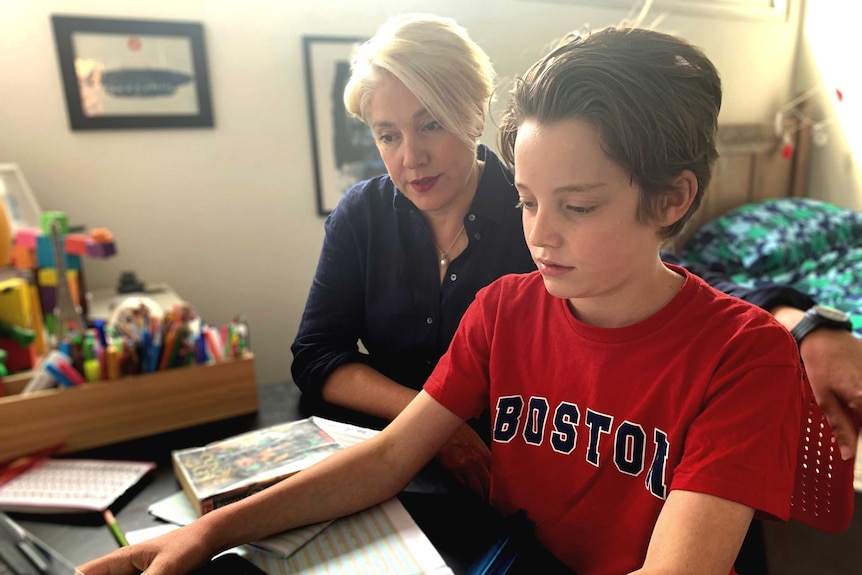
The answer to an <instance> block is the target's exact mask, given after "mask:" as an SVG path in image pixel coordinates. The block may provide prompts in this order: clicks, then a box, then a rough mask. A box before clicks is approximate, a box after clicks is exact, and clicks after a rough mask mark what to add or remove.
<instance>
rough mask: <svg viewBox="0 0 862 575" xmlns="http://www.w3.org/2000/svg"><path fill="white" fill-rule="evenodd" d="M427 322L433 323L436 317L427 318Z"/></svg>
mask: <svg viewBox="0 0 862 575" xmlns="http://www.w3.org/2000/svg"><path fill="white" fill-rule="evenodd" d="M425 323H427V324H428V325H431V324H432V323H434V318H433V317H429V318H426V319H425Z"/></svg>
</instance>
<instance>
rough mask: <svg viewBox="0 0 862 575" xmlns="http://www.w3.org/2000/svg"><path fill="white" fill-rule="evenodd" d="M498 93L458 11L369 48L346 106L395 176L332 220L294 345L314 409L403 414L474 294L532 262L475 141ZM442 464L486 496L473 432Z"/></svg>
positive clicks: (483, 460) (407, 23) (458, 437)
mask: <svg viewBox="0 0 862 575" xmlns="http://www.w3.org/2000/svg"><path fill="white" fill-rule="evenodd" d="M493 90H494V71H493V68H492V67H491V63H490V60H489V59H488V56H487V54H485V53H484V52H483V51H482V49H481V48H479V46H478V45H476V44H475V42H473V41H472V40H471V39H470V38H469V36H468V35H467V32H466V31H465V30H464V29H463V28H461V27H460V26H458V25H457V24H456V23H455V22H454V21H453V20H450V19H448V18H439V17H435V16H427V15H405V16H399V17H396V18H393V19H391V20H389V21H388V22H386V23H385V24H384V25H383V27H381V28H380V30H379V31H378V32H377V34H376V35H375V36H374V38H373V39H371V40H370V41H369V42H367V43H365V44H364V45H363V46H362V47H361V48H360V50H359V52H358V54H357V56H356V59H355V61H354V64H353V70H352V75H351V78H350V81H349V83H348V85H347V87H346V89H345V96H344V100H345V105H346V107H347V109H348V111H349V112H350V113H351V114H353V115H355V116H357V117H358V118H360V119H361V120H362V121H363V122H365V123H366V124H368V125H369V126H370V128H371V130H372V133H373V135H374V139H375V141H376V143H377V147H378V150H379V151H380V155H381V157H382V159H383V162H384V164H385V165H386V170H387V172H388V173H387V174H386V175H384V176H380V177H377V178H374V179H371V180H368V181H365V182H360V183H359V184H357V185H355V186H353V188H351V189H350V190H349V191H348V192H347V194H346V195H345V197H344V198H343V199H342V201H341V202H340V203H339V205H338V207H337V208H336V209H335V210H334V211H333V212H332V214H331V215H330V217H329V218H328V219H327V222H326V239H325V240H324V245H323V250H322V253H321V256H320V262H319V264H318V268H317V272H316V274H315V277H314V281H313V284H312V287H311V292H310V294H309V297H308V303H307V304H306V308H305V313H304V315H303V318H302V323H301V325H300V329H299V334H298V335H297V338H296V341H295V342H294V344H293V346H292V348H291V350H292V351H293V354H294V362H293V366H292V372H293V377H294V381H296V383H297V384H298V385H299V386H300V388H301V389H302V391H303V403H304V407H305V408H306V409H307V410H309V411H316V412H323V413H327V414H331V415H332V414H333V411H332V410H327V409H326V407H327V404H330V405H336V406H339V407H341V408H347V409H349V410H352V411H353V412H360V413H362V414H367V415H371V416H374V417H376V418H380V419H383V420H391V419H394V418H395V416H396V415H397V414H398V413H400V412H401V410H402V409H403V408H404V407H405V406H406V405H407V404H408V403H409V402H410V400H411V399H413V397H414V396H415V395H416V394H417V393H418V390H419V389H420V388H421V386H422V384H423V383H424V382H425V380H426V378H427V377H428V375H430V373H431V371H432V369H433V368H434V366H435V365H436V364H437V360H439V359H440V357H441V356H442V354H443V352H445V351H446V348H447V347H448V345H449V342H450V341H451V339H452V336H453V334H454V333H455V329H456V328H457V326H458V322H459V321H460V319H461V316H462V315H463V313H464V311H465V310H466V309H467V306H468V305H469V304H470V302H472V301H473V297H474V296H475V294H476V292H477V291H478V290H479V289H480V288H482V287H484V286H486V285H487V284H489V283H491V282H492V281H493V280H495V279H497V278H498V277H500V276H502V275H505V274H508V273H521V272H529V271H532V270H535V269H536V268H535V264H534V263H533V261H532V260H531V258H530V254H529V251H528V250H527V248H526V245H525V243H524V238H523V232H522V227H521V217H520V213H519V212H518V211H517V210H515V209H514V206H515V204H516V203H517V201H518V195H517V193H516V191H515V189H514V187H513V186H512V184H511V181H510V178H511V176H510V174H509V172H508V170H507V169H506V168H505V167H504V166H503V165H502V164H501V163H500V161H499V160H498V159H497V157H496V156H495V155H494V153H493V152H491V151H490V150H489V149H488V148H486V147H485V146H481V145H479V144H478V139H479V137H480V136H481V135H482V129H483V126H484V121H485V110H486V109H487V107H488V102H489V100H490V98H491V95H492V93H493ZM359 339H361V340H362V342H363V344H364V346H365V348H366V349H367V350H368V353H367V354H364V353H360V352H359V350H358V349H357V340H359ZM334 415H335V416H337V417H344V416H345V413H344V412H341V413H335V414H334ZM362 422H363V423H368V422H367V420H365V421H362ZM438 459H439V460H440V461H441V462H442V463H443V465H444V466H446V467H447V468H448V469H450V470H451V471H452V472H453V473H454V474H455V475H456V477H458V478H459V479H460V480H461V481H462V482H464V483H466V484H467V485H468V486H470V487H471V488H473V489H475V490H477V491H478V492H480V493H481V492H484V491H486V488H487V461H488V450H487V447H486V446H485V444H484V442H483V441H482V440H481V439H480V437H479V436H478V435H477V434H476V432H475V431H473V429H471V428H470V427H469V426H467V425H465V426H463V427H462V428H461V429H460V430H459V431H458V433H456V434H455V435H454V436H453V437H452V439H451V440H450V441H449V442H448V443H447V445H446V446H445V447H444V448H443V449H442V450H441V452H440V453H439V454H438Z"/></svg>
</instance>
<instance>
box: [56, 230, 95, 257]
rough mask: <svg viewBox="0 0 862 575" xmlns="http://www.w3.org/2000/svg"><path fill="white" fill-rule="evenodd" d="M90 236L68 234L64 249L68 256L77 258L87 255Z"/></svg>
mask: <svg viewBox="0 0 862 575" xmlns="http://www.w3.org/2000/svg"><path fill="white" fill-rule="evenodd" d="M89 239H90V237H89V236H85V235H84V234H67V235H66V238H65V244H64V246H63V249H64V250H65V252H66V253H67V254H70V255H75V256H85V255H87V241H88V240H89Z"/></svg>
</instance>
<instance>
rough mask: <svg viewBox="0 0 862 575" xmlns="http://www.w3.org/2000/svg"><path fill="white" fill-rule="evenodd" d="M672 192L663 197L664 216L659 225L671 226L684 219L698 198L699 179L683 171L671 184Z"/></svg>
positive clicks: (691, 173) (689, 172) (689, 171)
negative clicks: (696, 197)
mask: <svg viewBox="0 0 862 575" xmlns="http://www.w3.org/2000/svg"><path fill="white" fill-rule="evenodd" d="M669 188H670V191H668V192H667V193H665V194H664V195H662V216H661V217H660V220H661V221H660V222H659V224H660V225H661V226H662V227H665V226H670V225H673V224H674V223H676V222H677V221H678V220H679V219H680V218H681V217H683V216H684V215H685V214H686V212H688V208H689V207H690V206H691V203H692V202H693V201H694V198H695V196H697V177H696V176H695V175H694V173H693V172H692V171H691V170H683V171H682V172H680V173H679V175H677V176H676V177H675V178H674V179H673V180H671V182H670V186H669Z"/></svg>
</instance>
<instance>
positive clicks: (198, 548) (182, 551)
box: [75, 523, 210, 575]
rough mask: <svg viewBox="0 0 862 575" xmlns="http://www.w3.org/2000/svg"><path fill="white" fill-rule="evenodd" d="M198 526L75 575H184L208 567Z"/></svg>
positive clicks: (128, 550) (122, 551) (123, 552)
mask: <svg viewBox="0 0 862 575" xmlns="http://www.w3.org/2000/svg"><path fill="white" fill-rule="evenodd" d="M195 527H196V525H195V524H194V523H193V524H192V525H190V526H188V527H183V528H180V529H177V530H176V531H171V532H170V533H167V534H166V535H162V536H160V537H156V538H155V539H151V540H149V541H144V542H142V543H138V544H137V545H132V546H130V547H122V548H120V549H117V550H116V551H114V552H112V553H109V554H108V555H105V556H103V557H99V558H98V559H94V560H92V561H89V562H87V563H85V564H83V565H80V566H78V568H77V569H76V570H75V575H81V574H83V575H138V574H139V573H141V572H142V571H145V570H146V573H147V575H182V574H184V573H188V572H189V571H191V570H192V569H194V568H195V567H197V566H198V565H202V564H204V563H206V561H208V560H209V559H210V554H209V553H208V552H207V551H206V550H205V548H204V546H203V545H202V544H201V537H200V536H198V535H196V534H195V533H194V531H195Z"/></svg>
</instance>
